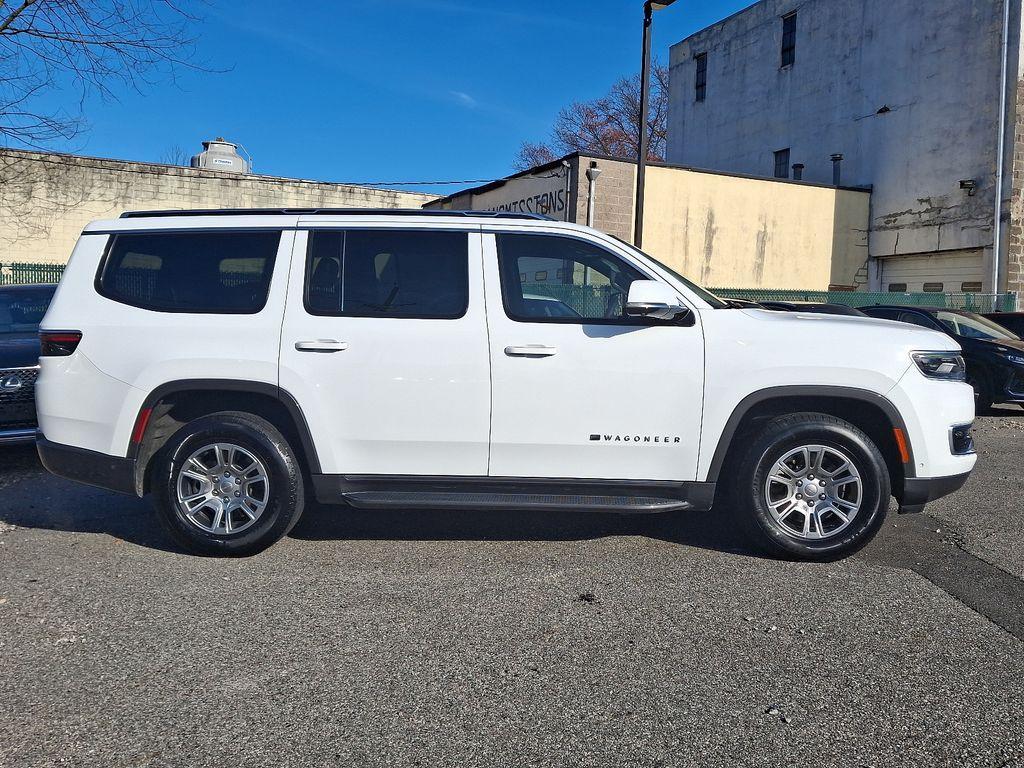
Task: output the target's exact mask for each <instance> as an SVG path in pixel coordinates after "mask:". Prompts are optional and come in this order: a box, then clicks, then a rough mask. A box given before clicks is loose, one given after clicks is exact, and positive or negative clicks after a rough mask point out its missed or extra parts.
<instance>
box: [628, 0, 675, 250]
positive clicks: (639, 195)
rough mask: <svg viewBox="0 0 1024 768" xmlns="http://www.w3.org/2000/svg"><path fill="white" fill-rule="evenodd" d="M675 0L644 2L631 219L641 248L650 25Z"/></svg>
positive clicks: (645, 180)
mask: <svg viewBox="0 0 1024 768" xmlns="http://www.w3.org/2000/svg"><path fill="white" fill-rule="evenodd" d="M675 1H676V0H660V2H655V1H654V0H647V2H645V3H644V42H643V47H644V51H643V64H642V65H641V67H640V142H639V146H638V147H637V158H636V218H635V219H634V221H633V244H634V245H635V246H636V247H637V248H641V247H642V246H643V242H644V191H645V186H646V182H647V152H648V146H649V143H650V142H649V140H648V136H647V117H648V114H649V113H650V91H651V27H652V26H653V24H654V12H655V11H660V10H661V9H662V8H668V7H669V6H670V5H672V3H674V2H675Z"/></svg>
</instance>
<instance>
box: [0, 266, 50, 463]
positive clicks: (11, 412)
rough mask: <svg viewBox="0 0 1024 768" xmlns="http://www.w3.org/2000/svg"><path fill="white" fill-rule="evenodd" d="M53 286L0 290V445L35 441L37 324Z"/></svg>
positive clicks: (5, 287)
mask: <svg viewBox="0 0 1024 768" xmlns="http://www.w3.org/2000/svg"><path fill="white" fill-rule="evenodd" d="M56 288H57V286H55V285H12V286H3V287H0V445H13V444H15V443H32V442H33V441H34V440H35V439H36V404H35V383H36V376H37V375H38V373H39V321H40V320H42V319H43V315H44V314H46V308H47V306H49V304H50V299H52V298H53V292H54V291H55V290H56Z"/></svg>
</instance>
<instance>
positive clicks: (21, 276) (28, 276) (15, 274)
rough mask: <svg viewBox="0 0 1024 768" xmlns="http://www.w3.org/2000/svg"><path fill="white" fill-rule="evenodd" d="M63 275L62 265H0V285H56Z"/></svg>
mask: <svg viewBox="0 0 1024 768" xmlns="http://www.w3.org/2000/svg"><path fill="white" fill-rule="evenodd" d="M63 274H64V265H63V264H24V263H14V264H4V263H0V285H23V284H32V283H56V282H59V281H60V276H61V275H63Z"/></svg>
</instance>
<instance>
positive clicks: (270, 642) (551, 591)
mask: <svg viewBox="0 0 1024 768" xmlns="http://www.w3.org/2000/svg"><path fill="white" fill-rule="evenodd" d="M978 442H979V451H980V454H981V462H980V465H979V468H978V470H977V471H976V472H975V474H974V476H973V477H972V478H971V480H970V482H969V483H968V485H967V486H966V487H965V488H964V489H963V490H962V491H961V492H960V493H959V494H958V495H957V496H955V497H952V498H950V499H946V500H943V501H941V502H938V503H936V504H934V505H932V506H930V507H929V509H928V510H927V512H925V513H924V514H922V515H913V516H896V515H895V514H894V515H892V516H891V517H890V519H889V520H888V521H887V523H886V526H885V528H884V530H883V532H882V534H881V535H880V536H879V538H878V539H877V540H876V541H875V542H874V543H872V544H871V545H870V546H869V547H867V548H866V549H865V550H864V551H863V552H861V553H860V554H858V555H856V556H855V557H853V558H850V559H847V560H844V561H841V562H837V563H830V564H821V565H814V564H802V563H793V562H783V561H777V560H771V559H765V558H763V557H760V556H758V555H757V554H756V553H754V552H752V551H750V550H749V549H748V548H747V547H746V545H745V544H744V542H743V541H742V540H741V539H738V538H737V536H736V535H735V533H734V532H733V531H732V530H731V527H730V526H729V524H728V522H727V519H728V516H727V515H722V514H716V513H710V514H703V515H697V514H691V515H682V516H680V515H672V516H667V515H666V516H651V517H612V516H601V515H585V514H578V513H571V512H566V513H557V514H555V513H505V514H500V515H495V514H484V513H476V514H474V513H470V512H432V513H422V512H415V513H414V512H409V513H399V512H388V513H381V512H369V511H355V510H351V509H345V508H328V507H316V508H313V509H311V510H309V511H308V512H307V514H306V516H305V517H304V518H303V521H302V522H301V523H300V525H299V526H298V527H297V528H296V530H295V531H294V532H293V534H292V535H291V536H290V537H289V538H287V539H285V540H284V541H282V542H280V543H279V544H277V545H275V546H274V547H273V548H272V549H270V550H268V551H267V552H265V553H263V554H261V555H258V556H256V557H253V558H249V559H244V560H218V559H210V558H199V557H193V556H190V555H186V554H183V553H181V552H178V551H176V550H175V549H174V547H173V545H172V544H171V543H170V542H169V541H168V540H167V539H166V538H165V537H164V536H163V534H162V532H161V531H160V528H159V527H158V525H157V524H156V521H155V520H154V519H153V516H152V513H151V512H150V509H149V506H148V502H146V501H142V500H137V499H132V498H130V497H125V496H117V495H114V494H109V493H105V492H103V491H100V490H93V489H89V488H85V487H82V486H76V485H73V484H71V483H67V482H64V481H62V480H59V479H56V478H53V477H49V476H48V475H46V474H45V472H44V471H43V470H42V469H41V468H40V467H39V464H38V462H37V460H36V459H35V456H34V453H33V452H32V451H31V450H30V449H7V450H4V451H3V452H2V453H0V765H2V766H50V765H55V766H56V765H76V766H105V767H110V766H168V767H171V766H173V767H174V768H180V767H181V766H225V765H231V766H264V765H266V766H270V765H272V766H334V765H339V766H341V765H344V766H488V768H490V767H491V766H675V765H700V766H710V765H723V766H726V765H728V766H736V765H757V766H769V765H770V766H778V765H800V766H803V767H805V768H806V767H809V766H942V765H950V766H962V765H967V766H990V767H992V768H997V767H1003V766H1024V581H1022V579H1024V523H1022V511H1024V485H1022V482H1021V479H1022V477H1024V473H1022V470H1021V462H1022V460H1024V411H1021V410H1019V409H1013V410H1010V409H1007V410H1003V411H1000V412H999V415H997V416H990V417H985V418H983V419H981V420H980V422H979V427H978Z"/></svg>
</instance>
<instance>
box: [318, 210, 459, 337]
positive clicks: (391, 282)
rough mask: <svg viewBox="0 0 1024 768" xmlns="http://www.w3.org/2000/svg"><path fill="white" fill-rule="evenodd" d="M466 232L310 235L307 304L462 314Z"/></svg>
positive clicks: (359, 312) (352, 310)
mask: <svg viewBox="0 0 1024 768" xmlns="http://www.w3.org/2000/svg"><path fill="white" fill-rule="evenodd" d="M468 252H469V238H468V235H467V234H466V233H465V232H443V231H431V232H423V231H402V230H360V229H353V230H321V231H316V232H311V233H310V236H309V257H308V259H307V263H306V309H307V310H308V311H309V312H311V313H312V314H314V315H344V316H347V317H418V318H449V319H450V318H456V317H462V316H463V315H464V314H465V313H466V308H467V307H468V306H469V256H468Z"/></svg>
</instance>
